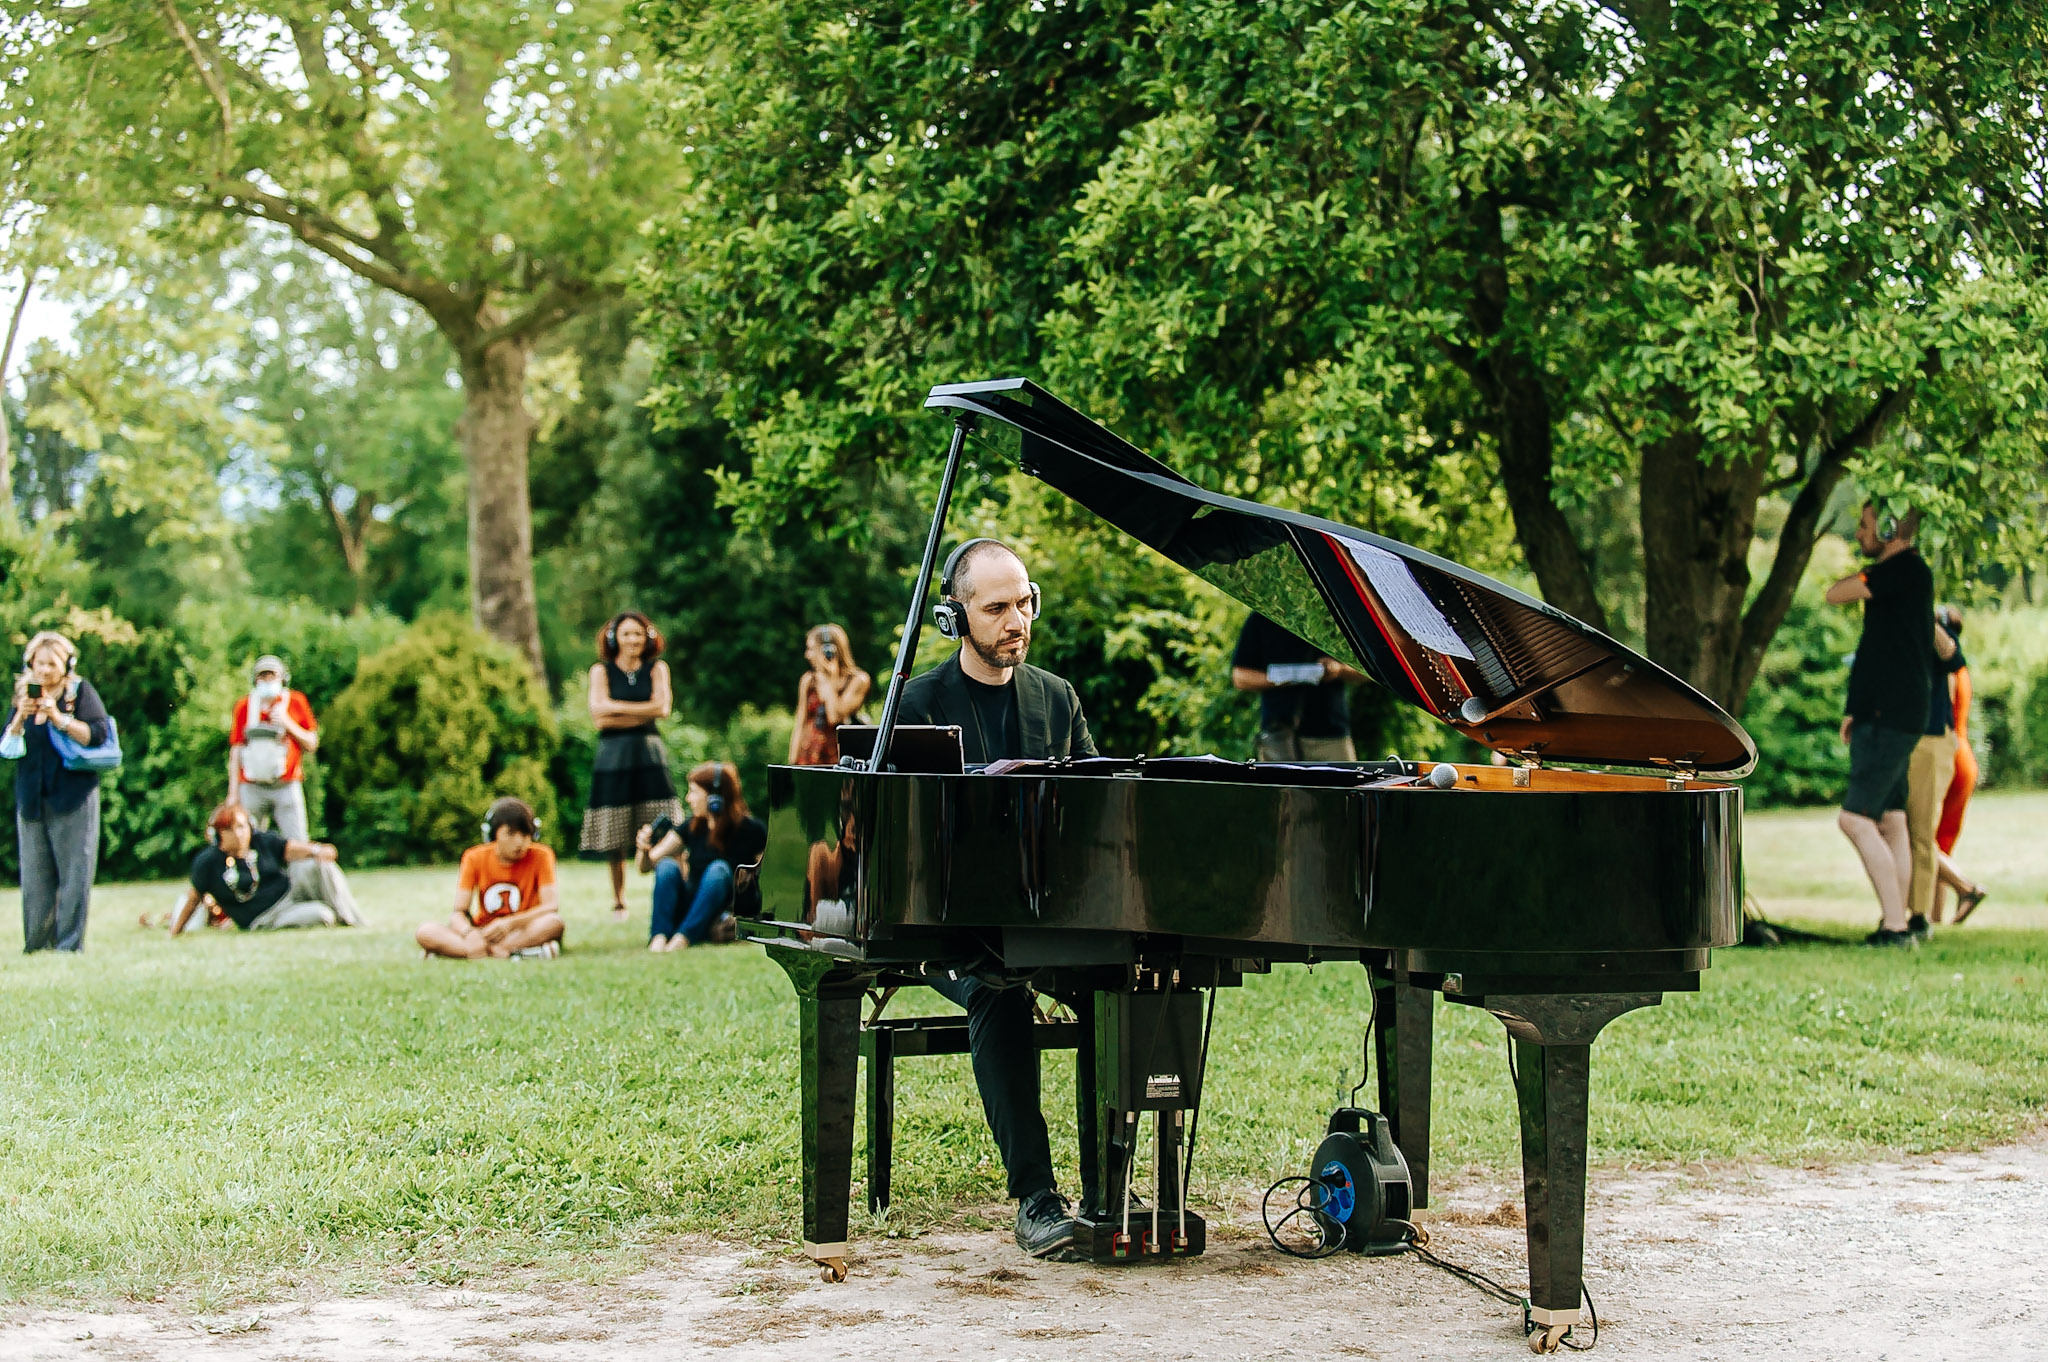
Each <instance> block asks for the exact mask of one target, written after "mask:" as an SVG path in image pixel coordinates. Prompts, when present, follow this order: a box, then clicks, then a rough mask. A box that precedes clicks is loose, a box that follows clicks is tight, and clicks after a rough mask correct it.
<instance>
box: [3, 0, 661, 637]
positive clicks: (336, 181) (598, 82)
mask: <svg viewBox="0 0 2048 1362" xmlns="http://www.w3.org/2000/svg"><path fill="white" fill-rule="evenodd" d="M628 39H629V31H628V28H627V25H626V23H625V19H624V14H623V5H622V3H621V0H593V2H588V3H575V4H570V3H562V4H553V5H496V4H445V3H444V4H435V3H431V2H430V0H372V2H371V3H366V4H357V5H349V6H333V5H315V4H291V3H283V2H282V0H280V2H278V3H267V4H251V3H211V2H208V0H155V2H154V3H143V2H142V0H127V2H126V3H107V4H94V5H87V6H67V7H61V8H60V7H43V8H40V9H36V10H32V11H31V12H29V13H27V14H25V15H22V16H20V17H10V18H9V19H8V20H7V21H5V23H4V25H0V68H4V70H5V73H6V78H5V79H4V80H0V129H4V135H5V138H6V146H7V153H6V157H5V167H6V185H5V194H6V197H7V199H8V200H9V201H10V202H26V203H30V204H33V205H36V206H38V208H39V209H40V210H41V211H42V212H43V213H44V214H45V215H46V218H47V221H48V223H49V224H50V225H52V226H53V227H55V228H58V229H61V230H66V231H71V232H77V233H83V234H90V233H91V232H92V231H93V230H94V229H95V226H96V224H97V223H98V222H99V221H100V220H102V218H103V217H104V216H105V215H106V214H107V213H108V212H109V211H110V210H112V209H117V208H123V207H134V208H142V209H147V210H148V211H149V212H150V213H151V215H152V221H153V222H154V223H155V224H156V225H157V226H158V227H159V229H160V230H163V231H167V232H172V231H174V232H177V233H180V234H184V235H187V236H188V237H189V238H190V239H192V240H194V241H198V242H205V241H212V242H216V243H227V242H229V241H232V240H233V239H234V238H235V237H236V236H237V234H239V233H242V232H244V231H250V230H264V231H269V232H273V233H276V234H277V239H282V240H289V241H291V242H293V243H295V244H297V245H298V246H299V247H301V248H303V249H306V250H310V251H315V252H318V253H320V254H322V255H324V256H326V257H327V258H329V259H331V260H333V261H336V262H338V263H339V264H340V265H342V266H343V267H345V268H347V269H348V270H350V271H352V272H353V273H355V274H356V275H358V276H360V277H361V278H363V279H365V280H367V281H369V282H370V283H372V284H375V285H377V286H379V287H381V288H384V289H388V290H390V291H392V292H394V293H397V294H400V295H402V296H404V297H405V298H408V299H410V300H411V301H412V302H413V303H415V304H417V305H418V306H419V307H420V308H421V309H422V310H423V311H424V312H425V314H426V315H427V316H428V317H430V318H432V320H433V322H434V325H435V326H436V327H438V328H439V330H440V331H441V333H442V335H443V336H444V337H445V338H446V340H447V342H448V344H449V346H450V347H451V349H452V350H453V353H454V358H455V363H456V367H457V368H458V370H459V372H460V374H461V377H462V383H463V397H464V408H463V413H462V417H461V419H460V421H459V422H458V428H459V434H460V437H461V440H462V444H463V449H464V453H465V456H466V459H467V463H468V470H469V527H470V533H469V541H470V542H469V550H470V551H469V567H470V573H469V576H470V591H471V597H472V604H473V607H474V611H475V614H476V617H477V619H478V620H479V622H480V623H482V624H483V625H484V627H485V628H486V629H487V630H489V631H490V632H491V633H492V634H494V635H496V636H497V637H499V638H501V639H504V640H506V641H508V642H510V643H512V644H513V645H514V646H515V647H517V648H519V649H520V650H522V651H523V652H524V653H525V654H526V656H527V657H528V658H529V659H530V660H531V661H533V662H534V663H535V664H536V666H538V665H539V662H540V648H539V633H538V627H537V623H536V619H535V604H534V588H533V568H532V543H531V539H532V528H531V513H530V510H529V505H528V493H527V459H528V445H529V440H530V435H531V429H532V417H531V415H530V413H529V412H528V410H527V407H526V404H525V399H524V387H525V381H526V369H527V362H528V358H529V355H530V353H531V351H532V348H533V346H534V344H535V342H536V340H537V339H538V338H540V337H542V336H544V335H546V334H547V333H548V332H550V331H551V330H553V329H554V328H555V327H557V326H559V325H560V324H561V322H562V321H563V320H564V319H565V318H567V317H569V316H571V315H573V314H574V313H576V312H577V311H578V310H579V309H581V308H583V307H584V306H586V305H587V304H588V303H589V302H590V301H591V300H592V299H593V298H595V297H598V296H600V295H601V294H602V293H604V292H605V291H606V290H608V289H610V288H612V287H613V286H614V285H615V284H616V282H617V281H618V279H619V278H620V277H621V273H622V270H623V269H624V263H623V262H624V259H625V256H626V255H627V254H628V252H629V251H630V249H631V248H632V246H633V243H634V242H635V241H636V239H637V238H636V233H635V227H636V224H637V222H638V221H639V219H640V217H641V215H642V214H644V213H646V212H647V211H648V210H649V209H650V208H652V207H655V206H658V205H659V204H661V203H662V202H663V201H664V199H665V198H666V197H667V192H668V186H669V185H670V183H671V178H670V177H669V176H667V175H666V174H664V173H663V172H662V170H661V169H660V168H661V167H662V166H663V165H664V164H665V162H664V161H663V160H662V159H661V158H660V157H658V156H655V155H653V154H652V153H651V152H650V151H649V149H648V147H647V145H646V144H645V142H644V141H643V138H642V131H643V121H644V93H643V92H644V90H645V88H646V87H645V83H644V82H643V81H642V80H641V79H640V78H639V77H640V67H639V61H638V58H637V57H636V56H635V54H634V52H633V51H632V47H631V44H630V42H629V40H628Z"/></svg>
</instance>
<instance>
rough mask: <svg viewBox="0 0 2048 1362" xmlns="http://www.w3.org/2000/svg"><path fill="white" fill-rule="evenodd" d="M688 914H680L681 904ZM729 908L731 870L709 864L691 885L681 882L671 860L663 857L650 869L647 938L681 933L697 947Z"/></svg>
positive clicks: (680, 873) (722, 864) (720, 863)
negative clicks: (651, 883) (651, 890)
mask: <svg viewBox="0 0 2048 1362" xmlns="http://www.w3.org/2000/svg"><path fill="white" fill-rule="evenodd" d="M686 903H687V904H688V905H689V911H688V912H687V913H686V912H684V911H683V905H684V904H686ZM731 908H732V866H731V865H730V864H729V863H727V862H725V861H713V862H712V863H711V864H710V865H707V866H705V867H704V869H703V872H702V873H700V874H699V875H698V876H697V882H696V883H695V884H692V883H691V882H690V881H688V880H686V879H684V878H683V868H682V866H681V865H679V864H677V862H676V859H675V858H674V857H673V856H665V857H663V858H662V859H661V860H660V861H659V862H657V863H656V864H655V867H654V911H653V913H652V914H650V915H649V917H648V922H647V935H648V939H650V940H652V939H653V938H655V937H657V936H674V935H676V934H677V933H678V932H680V933H682V935H683V939H684V940H686V941H688V942H689V943H690V944H691V945H692V946H701V945H703V944H704V942H705V941H706V940H708V939H709V938H710V936H711V924H712V922H713V921H715V920H716V919H717V917H718V915H719V914H720V913H723V912H728V911H730V910H731Z"/></svg>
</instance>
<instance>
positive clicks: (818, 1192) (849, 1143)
mask: <svg viewBox="0 0 2048 1362" xmlns="http://www.w3.org/2000/svg"><path fill="white" fill-rule="evenodd" d="M768 954H769V955H770V956H771V957H773V958H774V960H775V963H777V964H778V965H781V966H782V968H783V970H784V972H785V973H787V974H788V975H789V981H790V983H791V984H793V985H795V987H796V995H797V1013H798V1018H799V1023H800V1029H799V1041H798V1046H799V1050H800V1053H801V1056H802V1083H803V1160H804V1254H805V1255H806V1256H807V1257H809V1258H811V1259H812V1260H813V1261H815V1262H816V1263H817V1264H818V1265H819V1266H820V1268H821V1269H822V1270H823V1276H824V1278H825V1280H826V1281H831V1282H843V1281H845V1280H846V1221H847V1211H848V1203H849V1202H850V1201H851V1200H852V1195H853V1116H854V1108H855V1106H856V1105H857V1100H858V1099H857V1090H858V1088H859V1081H858V1080H859V1076H860V1004H861V998H862V995H863V993H864V992H865V990H866V986H867V983H868V981H869V979H870V978H871V977H872V976H871V975H870V974H868V973H865V972H862V971H859V970H854V969H849V968H847V967H846V966H845V965H843V964H841V963H839V962H836V961H831V960H828V959H821V958H820V957H819V956H816V955H813V954H810V953H808V952H800V951H778V950H773V949H771V950H770V951H769V952H768Z"/></svg>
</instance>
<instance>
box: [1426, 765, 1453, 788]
mask: <svg viewBox="0 0 2048 1362" xmlns="http://www.w3.org/2000/svg"><path fill="white" fill-rule="evenodd" d="M1428 780H1429V783H1430V784H1431V785H1434V786H1435V787H1436V788H1437V789H1439V790H1455V789H1457V788H1458V768H1457V767H1455V766H1453V765H1451V764H1450V763H1449V762H1447V761H1440V762H1438V763H1437V764H1436V765H1434V766H1432V767H1430V768H1429V776H1428Z"/></svg>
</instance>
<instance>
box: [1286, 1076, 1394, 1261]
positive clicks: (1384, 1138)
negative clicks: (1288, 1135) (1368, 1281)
mask: <svg viewBox="0 0 2048 1362" xmlns="http://www.w3.org/2000/svg"><path fill="white" fill-rule="evenodd" d="M1309 1170H1310V1176H1311V1177H1313V1178H1314V1179H1315V1181H1316V1182H1317V1183H1318V1184H1320V1186H1321V1187H1322V1189H1323V1190H1322V1193H1321V1196H1320V1198H1319V1199H1318V1198H1314V1197H1312V1198H1311V1201H1312V1204H1313V1211H1312V1213H1313V1214H1314V1216H1315V1218H1316V1219H1317V1221H1318V1222H1320V1223H1321V1224H1322V1226H1323V1232H1324V1235H1325V1237H1326V1239H1329V1240H1335V1239H1337V1238H1338V1237H1339V1236H1341V1237H1342V1241H1343V1244H1344V1247H1345V1248H1347V1249H1349V1250H1351V1251H1352V1252H1353V1253H1362V1254H1366V1255H1368V1256H1373V1257H1378V1256H1381V1255H1384V1254H1389V1253H1400V1252H1403V1251H1404V1250H1406V1249H1407V1247H1408V1241H1409V1235H1410V1230H1409V1221H1410V1220H1411V1219H1412V1217H1413V1212H1414V1209H1415V1191H1414V1187H1413V1185H1412V1184H1411V1183H1410V1181H1409V1177H1408V1161H1407V1160H1406V1159H1404V1158H1402V1157H1401V1150H1400V1147H1399V1146H1397V1145H1396V1144H1395V1143H1394V1127H1393V1123H1392V1122H1390V1121H1388V1120H1387V1118H1386V1117H1384V1116H1382V1115H1380V1114H1379V1113H1378V1112H1376V1111H1367V1110H1365V1109H1364V1108H1363V1107H1339V1108H1337V1110H1335V1111H1333V1112H1331V1113H1330V1124H1329V1133H1328V1134H1326V1135H1324V1136H1323V1142H1322V1143H1321V1144H1319V1145H1317V1146H1316V1152H1315V1157H1314V1158H1313V1159H1311V1160H1310V1161H1309Z"/></svg>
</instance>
